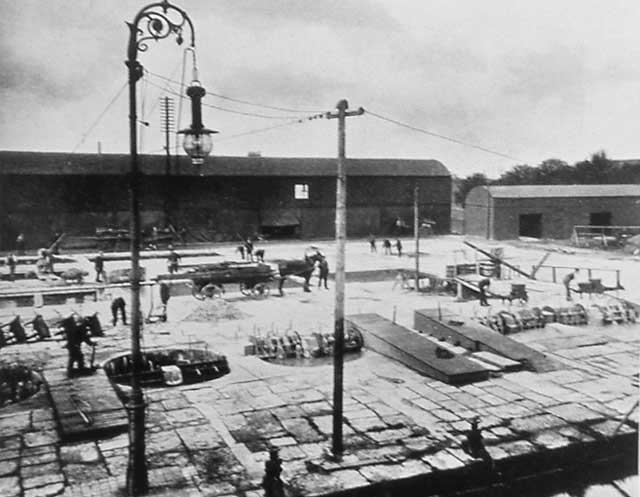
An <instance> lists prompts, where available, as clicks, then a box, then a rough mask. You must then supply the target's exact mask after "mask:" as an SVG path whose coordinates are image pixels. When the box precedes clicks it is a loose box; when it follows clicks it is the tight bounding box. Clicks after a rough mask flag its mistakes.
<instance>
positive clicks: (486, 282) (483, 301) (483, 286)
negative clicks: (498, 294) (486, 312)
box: [478, 278, 491, 306]
mask: <svg viewBox="0 0 640 497" xmlns="http://www.w3.org/2000/svg"><path fill="white" fill-rule="evenodd" d="M490 285H491V280H490V279H489V278H484V279H482V280H480V282H479V283H478V288H479V289H480V305H481V306H488V305H489V302H487V288H488V287H489V286H490Z"/></svg>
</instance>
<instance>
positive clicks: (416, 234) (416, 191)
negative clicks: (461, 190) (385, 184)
mask: <svg viewBox="0 0 640 497" xmlns="http://www.w3.org/2000/svg"><path fill="white" fill-rule="evenodd" d="M419 193H420V189H419V188H418V185H416V186H415V187H414V189H413V237H414V238H415V241H416V292H419V291H420V219H419V218H420V213H419V209H418V195H419Z"/></svg>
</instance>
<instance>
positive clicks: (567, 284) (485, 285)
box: [478, 268, 580, 307]
mask: <svg viewBox="0 0 640 497" xmlns="http://www.w3.org/2000/svg"><path fill="white" fill-rule="evenodd" d="M578 273H580V269H578V268H575V269H574V270H573V271H572V272H570V273H568V274H567V275H566V276H565V277H564V278H563V279H562V285H563V286H564V288H565V296H566V299H567V302H571V301H572V300H573V297H572V296H571V292H572V291H573V289H572V288H571V283H572V282H573V280H575V279H576V276H578ZM490 285H491V280H490V279H489V278H483V279H481V280H480V281H479V282H478V290H479V291H480V292H479V300H480V305H481V306H483V307H485V306H488V305H490V304H489V302H488V301H487V297H488V289H489V287H490Z"/></svg>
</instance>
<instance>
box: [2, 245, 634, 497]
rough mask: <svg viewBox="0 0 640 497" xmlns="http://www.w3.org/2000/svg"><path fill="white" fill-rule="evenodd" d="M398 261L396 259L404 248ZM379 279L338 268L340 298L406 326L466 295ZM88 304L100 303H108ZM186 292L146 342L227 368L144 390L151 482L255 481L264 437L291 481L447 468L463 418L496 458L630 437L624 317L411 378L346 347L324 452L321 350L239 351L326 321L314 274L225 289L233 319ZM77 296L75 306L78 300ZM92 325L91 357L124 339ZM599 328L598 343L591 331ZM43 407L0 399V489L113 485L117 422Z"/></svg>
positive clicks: (462, 433)
mask: <svg viewBox="0 0 640 497" xmlns="http://www.w3.org/2000/svg"><path fill="white" fill-rule="evenodd" d="M452 247H453V245H451V247H449V248H448V249H447V250H449V251H450V249H451V248H452ZM298 248H300V246H298ZM365 250H368V246H367V245H366V244H363V247H362V250H361V251H359V250H358V249H357V248H355V249H354V248H353V247H350V248H349V251H350V254H351V255H355V256H357V257H359V258H360V259H359V260H358V264H359V265H360V266H366V265H367V264H369V265H372V264H383V263H389V264H390V263H391V262H393V263H396V259H397V258H394V260H393V261H387V260H385V259H384V258H382V257H381V256H376V257H374V256H373V255H369V254H366V253H365ZM438 250H440V252H438ZM436 253H438V254H440V256H441V257H442V258H441V259H440V260H439V261H425V263H426V264H431V263H433V264H434V267H435V265H438V266H439V265H441V263H442V260H444V259H443V258H444V257H446V254H447V251H446V250H444V249H434V254H436ZM402 262H406V263H407V267H411V265H412V264H413V262H414V261H413V260H409V259H408V258H407V260H406V261H405V260H404V259H402ZM391 287H392V282H387V283H384V282H381V283H367V284H362V285H360V284H358V283H350V284H349V286H348V292H347V307H348V308H349V307H350V308H351V311H349V309H348V312H360V311H362V312H377V313H381V314H382V315H383V316H385V317H389V318H391V316H392V314H393V313H394V306H395V307H396V308H397V309H396V310H397V320H398V323H399V324H400V325H401V326H407V327H408V326H411V320H412V318H413V315H412V313H413V310H414V309H421V308H428V307H436V306H437V305H438V303H439V302H445V303H446V304H447V305H450V306H453V307H454V308H456V306H459V308H460V309H464V307H463V306H464V305H467V304H459V303H456V302H454V301H453V299H451V300H450V301H449V300H446V299H448V297H430V296H426V295H422V294H416V293H415V292H399V291H393V290H392V288H391ZM558 287H559V288H558V289H559V292H560V293H561V291H562V288H561V286H560V285H558ZM95 304H96V305H97V306H98V310H99V311H100V312H102V313H103V314H102V315H106V316H108V313H109V309H108V302H98V303H95ZM198 305H201V304H200V303H198V302H196V301H195V300H194V299H191V298H190V297H175V298H173V297H172V300H171V301H170V306H169V322H168V323H166V324H161V323H159V324H154V325H148V326H145V329H144V333H143V334H144V341H145V346H147V347H160V346H168V345H171V344H172V343H178V342H179V343H188V342H190V341H191V342H193V343H196V342H200V343H201V344H206V345H207V346H208V347H209V348H211V349H212V350H219V351H221V352H223V353H225V354H226V355H227V356H228V358H229V360H230V365H231V369H232V371H231V373H230V374H229V375H227V376H225V377H223V378H220V379H218V380H215V381H213V382H209V383H204V384H198V385H191V386H181V387H177V388H172V389H154V390H147V391H146V398H147V402H148V409H147V415H148V421H149V424H148V430H147V449H148V450H147V454H148V460H149V467H150V481H151V482H152V485H153V487H152V489H151V493H150V495H171V496H172V497H182V496H186V495H193V496H196V495H197V496H206V495H236V496H237V495H243V494H244V495H245V497H257V496H258V495H263V491H262V490H261V488H260V482H261V477H262V474H263V471H264V463H265V461H266V459H267V458H268V449H269V448H270V447H278V448H279V449H280V456H281V458H282V459H283V460H284V463H283V475H284V476H285V477H286V480H287V483H289V484H291V485H292V486H296V487H297V488H299V489H301V490H303V491H304V493H305V495H322V494H323V493H325V492H330V491H336V490H345V489H357V488H361V487H365V488H366V486H368V485H371V484H373V483H375V482H378V481H388V480H393V479H395V480H399V479H403V480H406V481H412V479H416V478H418V479H420V478H429V477H431V475H436V476H438V477H441V475H442V474H443V473H444V474H451V475H457V476H452V478H460V475H461V474H462V473H461V472H464V471H468V470H469V469H470V468H472V467H474V465H477V464H478V463H479V461H478V460H477V459H473V458H472V457H471V456H469V454H468V453H467V452H466V451H465V447H466V443H467V433H468V430H469V429H470V426H471V420H472V419H474V418H475V417H478V419H479V423H480V428H481V430H482V435H483V438H484V443H485V446H486V448H487V451H488V453H489V454H490V455H491V456H493V457H494V458H495V459H496V460H498V461H500V464H502V465H507V464H510V463H512V462H514V461H517V460H518V459H522V458H524V459H525V460H526V458H533V457H538V456H539V455H540V454H545V457H551V458H553V457H556V455H559V454H564V453H566V452H567V451H569V452H570V451H571V450H579V451H582V450H583V449H585V447H591V446H593V447H600V445H598V444H604V446H608V444H609V443H611V445H612V446H615V444H616V443H621V441H624V440H629V439H632V438H633V436H634V435H635V436H636V437H637V419H638V409H637V408H636V409H635V410H634V412H633V413H632V414H631V416H630V418H629V421H628V422H627V423H624V424H623V425H622V426H620V427H619V428H618V426H619V425H620V421H621V420H622V417H623V416H624V415H625V414H626V413H627V412H629V410H630V409H631V408H632V407H633V406H634V403H635V401H636V400H637V398H638V394H637V382H636V385H635V386H634V384H633V381H632V380H633V378H634V376H633V375H634V373H633V372H632V371H634V368H635V373H637V370H638V364H639V363H640V361H639V360H638V351H639V350H640V341H639V340H638V339H637V337H635V336H634V335H633V333H632V332H631V331H630V330H631V329H632V328H631V327H626V326H625V327H621V326H616V327H613V328H604V329H603V330H599V331H597V332H595V333H594V330H592V329H581V328H579V327H574V328H575V329H570V330H565V329H564V328H563V330H561V331H559V330H546V329H544V330H532V331H531V333H530V334H529V332H524V333H519V334H516V335H512V336H511V337H510V338H512V339H513V340H516V341H521V342H523V343H524V342H526V343H528V344H532V343H535V342H536V341H538V342H540V343H544V340H545V339H550V340H552V341H550V342H549V343H548V345H549V346H548V347H546V348H545V351H546V352H548V353H549V354H552V355H553V357H554V358H556V359H558V360H560V361H561V362H562V363H563V369H562V370H559V371H553V372H547V373H544V374H534V373H532V372H528V371H526V372H520V373H506V374H504V375H503V376H501V377H496V378H489V379H487V380H486V381H482V382H478V383H474V384H472V385H465V386H462V387H458V386H453V385H446V384H444V383H440V382H437V381H434V380H432V379H430V378H425V377H423V376H421V375H419V374H417V373H415V372H413V371H411V370H408V369H406V368H404V367H402V366H400V365H398V364H397V363H395V362H392V361H389V360H386V359H385V358H383V357H382V356H380V355H379V354H376V353H374V352H372V351H370V350H366V349H365V350H364V352H363V353H362V355H361V356H360V357H359V358H358V359H356V360H353V361H347V362H346V363H345V375H344V382H345V389H344V392H345V398H344V422H345V425H344V426H345V447H346V448H347V453H346V455H345V458H344V459H343V461H342V462H340V463H336V462H334V461H331V460H330V459H328V458H327V457H326V452H327V449H328V448H329V447H330V445H331V421H332V418H331V412H332V411H331V409H332V404H333V398H332V393H333V392H332V367H331V364H330V361H329V362H328V363H327V364H326V365H323V366H318V367H314V368H292V367H288V366H277V365H273V364H269V363H266V362H264V361H260V360H259V359H257V358H255V357H244V356H243V346H244V344H245V343H246V341H247V337H248V334H249V333H251V332H252V330H255V329H256V327H261V328H262V329H263V330H266V331H268V330H269V329H271V328H275V329H279V330H285V329H287V328H288V327H294V328H296V329H300V330H305V329H306V330H319V329H320V330H322V331H331V327H332V321H331V319H327V316H331V315H332V307H333V293H332V292H331V291H330V292H326V291H323V292H318V291H315V288H314V292H312V293H311V294H304V293H303V292H302V291H301V290H299V289H295V288H294V289H290V290H288V292H287V295H286V296H285V297H284V298H276V297H274V298H271V297H270V298H269V299H264V300H256V301H252V300H248V299H244V298H237V299H236V298H235V297H234V298H233V299H230V300H229V304H228V305H233V306H235V307H236V308H237V310H239V311H241V312H242V313H243V316H244V317H243V318H242V319H240V320H235V321H230V320H225V319H222V320H215V321H212V322H207V323H201V322H187V321H185V320H184V318H185V317H186V316H188V315H189V313H191V312H192V311H193V309H194V308H195V307H196V306H198ZM471 305H475V304H473V303H471ZM99 306H102V307H101V308H100V307H99ZM85 308H86V309H88V308H89V307H88V306H85V307H83V308H82V309H80V310H81V311H82V310H83V309H85ZM61 312H62V311H61ZM568 328H570V327H568ZM614 328H615V329H614ZM105 331H106V336H105V337H103V338H98V339H97V341H98V342H99V350H100V351H99V352H98V355H99V356H100V357H104V358H107V357H108V356H109V355H110V354H115V353H118V352H121V351H126V350H127V349H128V347H129V330H128V329H127V328H124V327H122V326H118V327H114V328H110V327H107V328H106V330H105ZM617 332H619V333H620V334H619V337H616V333H617ZM635 333H636V335H637V331H636V332H635ZM563 334H564V335H563ZM596 338H597V340H595V339H596ZM599 340H605V341H606V344H605V343H602V344H598V341H599ZM583 345H588V346H587V347H582V346H583ZM572 348H574V349H582V348H585V349H589V350H588V353H586V352H585V351H582V350H580V352H577V353H575V354H569V355H571V356H572V357H571V358H563V357H562V356H560V355H559V354H557V353H556V352H557V351H565V350H571V349H572ZM12 350H13V351H12ZM2 353H3V354H7V356H6V357H17V356H20V357H21V358H22V359H24V358H33V361H37V362H38V363H39V364H43V365H44V366H45V371H46V370H47V368H49V369H52V370H53V369H57V368H59V367H61V366H62V365H64V362H65V360H66V357H65V353H66V352H65V351H64V349H60V348H59V344H55V347H54V346H53V345H52V344H47V343H33V344H29V345H26V346H15V348H13V349H12V348H7V349H3V351H2ZM53 420H54V414H53V409H52V407H51V405H50V404H49V402H48V399H47V396H46V394H43V395H41V396H36V397H34V398H33V399H32V400H29V401H27V402H25V403H20V404H19V405H16V406H11V407H10V408H9V409H7V408H4V409H0V495H2V496H3V497H4V495H5V494H6V495H16V497H26V496H29V497H32V496H33V497H35V496H40V495H68V496H85V495H86V496H91V497H93V496H99V497H100V496H116V495H117V496H119V497H121V495H122V494H121V491H122V487H123V484H124V481H123V479H124V472H125V470H126V465H127V457H128V436H127V434H126V433H125V434H121V435H118V436H114V437H109V438H105V437H102V438H98V439H97V440H95V441H94V440H90V441H87V442H82V443H66V442H65V441H63V440H60V438H59V437H58V436H57V434H56V432H55V429H54V425H53ZM616 429H617V432H616ZM614 432H615V433H616V434H615V438H614V439H612V437H613V436H614ZM624 437H627V438H624ZM3 464H4V466H3ZM2 468H4V469H2ZM32 468H33V469H32ZM434 477H435V476H434ZM420 481H423V480H420ZM620 488H623V487H622V486H621V487H620ZM5 490H6V491H5Z"/></svg>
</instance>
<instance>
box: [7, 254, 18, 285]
mask: <svg viewBox="0 0 640 497" xmlns="http://www.w3.org/2000/svg"><path fill="white" fill-rule="evenodd" d="M17 265H18V259H17V258H16V256H15V255H14V254H13V253H11V254H9V256H8V257H7V266H9V279H10V280H11V281H13V280H14V279H15V278H16V266H17Z"/></svg>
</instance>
